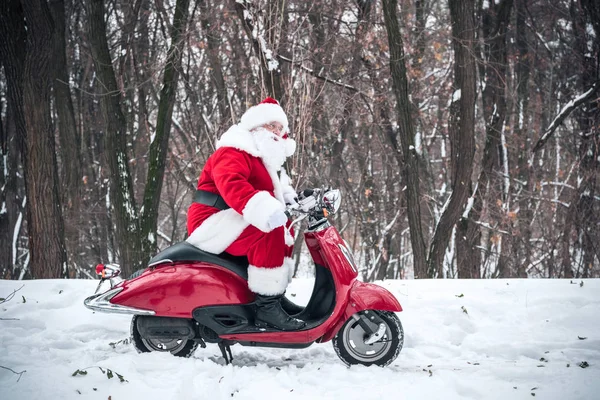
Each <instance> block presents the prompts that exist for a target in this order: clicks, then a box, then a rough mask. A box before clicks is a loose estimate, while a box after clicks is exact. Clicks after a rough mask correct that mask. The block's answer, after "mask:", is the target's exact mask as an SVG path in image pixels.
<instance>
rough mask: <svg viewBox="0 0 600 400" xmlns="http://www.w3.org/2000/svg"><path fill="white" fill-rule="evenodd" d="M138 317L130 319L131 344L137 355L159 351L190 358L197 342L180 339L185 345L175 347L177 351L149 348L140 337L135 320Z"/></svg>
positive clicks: (196, 346)
mask: <svg viewBox="0 0 600 400" xmlns="http://www.w3.org/2000/svg"><path fill="white" fill-rule="evenodd" d="M138 318H139V315H134V316H133V318H131V329H130V331H131V343H133V347H134V348H135V350H136V351H137V352H138V353H150V352H152V351H160V352H169V353H171V354H173V355H174V356H176V357H183V358H190V357H191V356H192V354H194V352H195V351H196V349H197V348H198V342H195V341H193V340H190V339H182V340H183V341H184V342H185V343H184V344H183V345H180V346H178V347H177V351H171V350H169V349H164V350H162V349H158V348H151V347H149V346H148V344H147V343H148V342H146V341H145V340H144V339H143V338H142V336H141V335H140V331H139V330H138V327H137V319H138Z"/></svg>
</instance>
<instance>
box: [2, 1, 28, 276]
mask: <svg viewBox="0 0 600 400" xmlns="http://www.w3.org/2000/svg"><path fill="white" fill-rule="evenodd" d="M23 20H24V16H23V9H22V7H21V4H20V2H19V1H18V0H8V1H3V2H0V37H2V38H4V40H0V62H1V63H2V66H4V76H5V79H6V99H7V106H6V119H5V122H6V123H5V124H4V129H2V135H1V136H0V138H1V140H0V146H1V147H0V149H1V150H0V152H1V154H0V155H1V156H2V161H1V162H0V164H2V167H3V168H2V170H1V172H0V174H2V182H0V203H1V204H0V238H1V240H0V266H1V267H2V270H0V272H2V274H1V275H0V279H4V278H8V279H10V278H16V277H17V275H16V274H17V268H16V267H17V265H16V254H13V251H14V250H16V249H13V237H14V236H15V235H17V237H18V235H19V231H20V226H17V221H18V215H19V213H21V212H22V210H21V206H20V202H19V196H18V186H17V185H18V182H17V181H18V179H17V173H18V171H17V168H18V164H19V163H18V160H19V158H21V159H22V157H23V156H24V151H25V148H24V144H25V139H26V136H27V131H26V128H25V114H24V111H23V65H24V64H25V49H26V45H27V42H26V39H27V38H26V32H25V24H24V23H23ZM4 171H6V174H5V173H4ZM15 230H18V232H15Z"/></svg>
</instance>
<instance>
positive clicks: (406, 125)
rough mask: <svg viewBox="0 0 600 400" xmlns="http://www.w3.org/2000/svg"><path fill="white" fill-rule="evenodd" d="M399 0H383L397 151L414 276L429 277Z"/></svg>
mask: <svg viewBox="0 0 600 400" xmlns="http://www.w3.org/2000/svg"><path fill="white" fill-rule="evenodd" d="M396 8H397V2H396V0H383V15H384V19H385V27H386V31H387V37H388V43H389V49H390V71H391V74H392V81H393V90H394V96H395V98H396V112H397V118H398V121H397V122H398V126H399V133H400V145H401V146H400V147H401V150H402V153H399V152H396V154H395V155H396V157H397V158H398V164H399V165H400V166H401V168H402V174H403V176H404V181H405V182H406V185H407V187H406V203H407V208H408V224H409V227H410V240H411V245H412V251H413V266H414V271H415V274H414V275H415V278H417V279H418V278H427V277H428V276H427V263H426V254H425V241H424V240H423V228H422V226H421V204H420V203H421V192H420V183H419V160H418V154H417V152H416V151H415V143H414V128H413V119H412V115H411V103H410V101H409V98H408V80H407V77H406V64H405V60H404V48H403V46H404V44H403V42H402V35H401V33H400V26H399V25H398V17H397V13H396Z"/></svg>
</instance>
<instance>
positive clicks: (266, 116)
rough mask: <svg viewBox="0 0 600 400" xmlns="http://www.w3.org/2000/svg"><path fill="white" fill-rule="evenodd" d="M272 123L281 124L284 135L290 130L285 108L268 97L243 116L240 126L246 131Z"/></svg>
mask: <svg viewBox="0 0 600 400" xmlns="http://www.w3.org/2000/svg"><path fill="white" fill-rule="evenodd" d="M270 122H279V123H280V124H281V125H283V130H282V133H284V134H285V133H287V132H288V130H289V128H288V119H287V116H286V115H285V112H284V111H283V108H281V106H280V105H279V102H278V101H277V100H275V99H273V98H271V97H267V98H266V99H264V100H263V101H261V102H260V104H257V105H255V106H253V107H250V108H249V109H248V110H247V111H246V112H245V113H244V115H242V118H241V120H240V123H239V125H240V126H241V127H242V128H244V129H247V130H252V129H254V128H257V127H259V126H261V125H264V124H268V123H270Z"/></svg>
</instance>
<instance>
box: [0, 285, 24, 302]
mask: <svg viewBox="0 0 600 400" xmlns="http://www.w3.org/2000/svg"><path fill="white" fill-rule="evenodd" d="M24 286H25V285H21V287H20V288H18V289H15V290H13V292H12V293H11V294H9V295H8V296H6V297H5V298H3V299H0V304H2V303H6V302H7V301H11V300H12V298H13V297H15V293H17V292H18V291H19V290H21V289H23V287H24Z"/></svg>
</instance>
